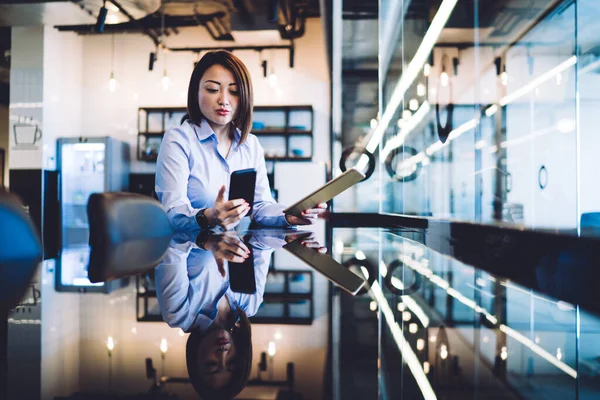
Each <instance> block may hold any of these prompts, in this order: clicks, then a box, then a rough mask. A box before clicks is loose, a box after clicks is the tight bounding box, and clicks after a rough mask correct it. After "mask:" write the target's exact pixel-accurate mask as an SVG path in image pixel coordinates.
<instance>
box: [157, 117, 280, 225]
mask: <svg viewBox="0 0 600 400" xmlns="http://www.w3.org/2000/svg"><path fill="white" fill-rule="evenodd" d="M240 138H241V133H240V131H239V130H237V129H236V132H235V137H234V139H233V144H232V145H231V150H230V151H229V154H228V155H227V157H225V156H224V155H223V154H221V153H220V151H219V147H218V144H219V142H218V139H217V135H216V134H215V133H214V131H213V130H212V129H211V127H210V125H209V124H208V123H207V122H206V120H203V121H202V124H201V125H200V126H198V125H196V124H194V123H193V122H191V121H190V120H187V121H185V122H184V123H183V124H182V125H180V126H178V127H174V128H171V129H169V130H168V131H167V132H166V133H165V135H164V137H163V141H162V144H161V146H160V150H159V153H158V160H157V162H156V186H155V190H156V194H157V195H158V199H159V201H160V202H161V203H162V205H163V207H165V209H166V211H167V215H168V216H169V220H170V221H171V224H172V225H173V227H174V228H175V229H176V230H187V229H197V228H198V224H197V223H196V218H195V216H196V214H197V213H198V211H199V210H200V209H202V208H209V207H212V206H213V204H214V201H215V199H216V197H217V194H218V192H219V189H220V188H221V186H222V185H225V187H226V192H225V198H228V196H229V177H230V176H231V173H232V172H234V171H237V170H240V169H246V168H254V169H256V172H257V175H256V190H255V192H254V206H253V209H252V219H253V220H254V221H255V222H256V223H258V224H260V225H264V226H279V227H283V226H289V224H288V223H287V221H286V219H285V215H284V213H283V210H284V208H285V206H282V205H280V204H277V203H276V202H275V200H274V199H273V197H272V196H271V190H270V188H269V180H268V179H267V169H266V166H265V157H264V151H263V149H262V147H261V145H260V143H259V141H258V139H257V137H256V136H254V135H252V134H249V135H248V137H247V138H246V141H245V142H244V143H243V144H242V145H240V146H238V144H239V142H240Z"/></svg>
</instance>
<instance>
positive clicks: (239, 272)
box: [228, 243, 256, 294]
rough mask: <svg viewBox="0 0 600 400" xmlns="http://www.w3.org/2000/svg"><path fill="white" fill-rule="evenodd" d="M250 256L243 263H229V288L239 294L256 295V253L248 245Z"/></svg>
mask: <svg viewBox="0 0 600 400" xmlns="http://www.w3.org/2000/svg"><path fill="white" fill-rule="evenodd" d="M246 246H247V247H248V250H250V254H249V255H248V258H246V259H245V260H244V262H242V263H234V262H231V261H229V263H228V264H229V286H230V287H231V290H232V291H234V292H237V293H248V294H254V293H256V278H255V276H254V253H253V251H252V246H250V245H249V244H248V243H246Z"/></svg>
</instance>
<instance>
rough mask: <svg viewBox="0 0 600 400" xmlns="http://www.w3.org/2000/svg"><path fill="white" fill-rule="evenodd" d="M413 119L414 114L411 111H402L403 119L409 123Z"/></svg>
mask: <svg viewBox="0 0 600 400" xmlns="http://www.w3.org/2000/svg"><path fill="white" fill-rule="evenodd" d="M410 117H412V112H411V111H410V110H404V111H402V119H403V120H405V121H408V120H409V119H410Z"/></svg>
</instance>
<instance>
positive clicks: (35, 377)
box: [0, 0, 600, 400]
mask: <svg viewBox="0 0 600 400" xmlns="http://www.w3.org/2000/svg"><path fill="white" fill-rule="evenodd" d="M598 18H600V2H598V1H597V0H469V1H467V0H379V1H370V0H364V1H363V0H302V1H293V0H162V1H160V0H115V1H113V0H107V1H103V0H72V1H66V0H65V1H61V0H38V1H36V0H26V1H16V0H0V187H5V188H6V190H7V191H8V192H10V193H12V194H14V195H16V196H18V198H19V199H20V201H21V202H22V204H23V207H24V210H25V212H26V213H27V214H28V216H29V218H30V219H31V221H32V222H33V226H34V228H35V233H36V235H37V236H38V237H39V239H40V241H41V243H42V244H43V256H41V258H43V260H41V261H40V262H39V267H38V268H37V269H36V272H35V274H34V275H33V278H32V280H31V282H30V283H29V284H28V285H27V288H26V291H25V296H24V297H23V299H22V300H20V301H19V302H18V303H17V304H16V305H14V304H12V305H11V306H10V307H7V308H6V309H4V310H2V309H1V308H0V399H3V398H7V399H11V400H12V399H37V398H41V399H54V398H81V399H87V398H126V397H125V396H130V397H127V398H153V397H152V396H159V395H160V396H165V397H169V396H171V397H173V398H183V399H186V398H195V397H196V395H195V392H194V391H193V389H192V388H191V386H190V385H189V384H188V383H186V382H177V380H176V379H175V380H174V381H171V382H167V383H164V384H163V383H160V384H157V383H156V380H157V379H158V380H159V381H160V378H161V377H187V369H186V364H185V344H186V340H187V336H188V334H187V333H184V332H183V331H182V330H181V329H172V328H170V327H169V326H168V325H167V324H165V322H163V320H162V317H161V314H160V311H159V305H158V300H157V289H156V287H155V284H156V282H155V278H154V273H153V272H152V271H151V270H150V271H146V272H144V273H139V274H129V275H128V276H126V277H119V278H118V279H112V280H106V281H101V282H92V281H90V277H89V276H88V264H89V262H90V246H89V236H90V224H89V221H88V217H87V212H86V207H87V204H88V199H89V197H90V195H91V194H92V193H102V192H115V191H117V192H131V193H136V194H140V195H144V196H149V197H152V196H153V192H154V171H155V167H156V158H157V154H158V149H159V147H160V143H161V140H162V136H163V134H164V132H165V131H166V130H167V129H169V128H170V127H172V126H177V125H179V124H180V121H181V119H182V117H183V116H184V115H185V113H186V109H185V108H186V96H187V86H188V82H189V77H190V75H191V72H192V70H193V68H194V65H195V63H196V62H197V61H198V60H199V59H200V57H202V55H203V54H204V53H206V52H207V51H210V50H211V49H220V48H224V49H228V50H231V51H233V52H234V54H235V55H236V56H238V57H239V58H240V59H241V60H242V61H243V62H244V63H245V64H246V66H247V67H248V69H249V71H250V74H251V78H252V82H253V85H254V95H255V99H254V100H255V107H254V118H253V123H252V133H254V134H255V135H256V136H257V137H258V138H259V140H260V142H261V144H262V146H263V148H264V150H265V161H266V164H267V169H268V176H269V180H270V183H271V189H272V192H273V195H274V197H275V198H276V199H277V200H278V201H279V202H281V203H283V204H291V203H293V202H295V201H296V200H298V199H299V198H301V197H302V196H304V195H305V194H307V193H309V192H311V191H312V190H314V189H315V188H317V187H319V186H321V185H323V184H324V183H325V182H326V181H328V180H329V179H331V178H333V177H336V176H338V175H340V174H341V173H342V171H345V170H346V169H347V168H350V167H356V168H359V169H361V170H363V171H364V172H366V173H367V179H366V180H365V181H363V182H361V183H359V184H357V185H356V186H354V187H353V188H351V189H350V190H348V191H347V192H345V193H343V194H342V195H340V196H338V197H336V198H335V199H334V201H333V202H332V203H331V204H330V207H331V210H332V211H333V212H334V216H333V217H332V219H331V220H330V221H328V222H321V223H319V224H317V225H316V226H315V227H314V228H313V230H314V233H315V236H316V238H317V240H318V241H320V242H321V243H322V245H324V246H326V247H327V250H328V251H327V254H328V255H329V257H330V258H332V259H333V260H334V261H335V262H336V263H339V264H342V265H344V266H345V267H347V268H348V269H350V270H352V271H353V272H355V273H356V274H357V275H359V276H361V277H362V278H364V279H365V280H366V281H367V285H366V286H365V288H364V289H363V290H361V291H360V292H359V293H358V294H357V295H356V296H352V295H351V294H349V293H346V292H345V291H343V290H341V289H340V288H339V287H338V285H336V284H335V283H332V282H330V281H329V280H328V279H327V277H326V276H325V275H323V274H322V273H321V272H322V271H321V272H320V270H319V268H318V267H317V266H315V265H311V264H310V263H307V262H304V261H302V260H300V259H298V258H296V257H294V256H293V255H292V254H289V252H287V251H286V250H285V249H282V248H279V249H275V250H274V252H273V255H272V257H271V259H270V261H269V263H268V267H269V268H268V271H269V272H268V275H267V278H266V285H265V296H264V301H263V303H262V305H261V307H260V309H259V311H258V312H257V314H256V315H255V316H253V317H252V318H251V321H252V323H253V331H252V332H253V344H252V346H253V352H254V361H253V370H252V372H251V380H252V382H253V384H251V385H249V386H248V387H247V388H246V389H245V391H244V392H242V394H241V395H240V397H239V398H244V399H259V398H260V399H285V398H293V399H301V398H303V399H307V400H312V399H335V400H338V399H350V398H361V399H400V398H406V399H418V398H423V399H436V398H440V399H442V398H443V399H466V398H473V399H476V398H477V399H479V398H481V399H513V398H514V399H597V398H599V397H600V378H599V377H598V375H599V374H600V344H599V343H600V340H599V339H600V319H598V316H597V313H598V312H599V311H600V306H599V303H600V301H598V300H597V296H595V295H594V293H597V287H598V282H599V281H600V272H597V271H596V269H597V267H598V266H599V265H600V263H598V261H600V260H599V259H600V242H598V239H597V236H598V232H599V231H600V189H595V188H596V186H597V185H598V182H600V165H599V164H597V163H596V161H598V159H597V158H596V157H598V154H599V151H600V136H599V135H598V132H596V128H597V126H596V123H598V124H599V125H600V114H599V112H598V106H600V27H599V26H598V25H596V24H597V21H598ZM596 117H598V118H599V119H598V120H596ZM307 177H308V178H307ZM0 224H2V221H0ZM2 237H3V236H2V235H0V238H2ZM9 239H10V237H9V236H6V237H4V239H3V240H6V241H5V242H3V243H0V246H8V245H7V243H9ZM0 253H1V252H0ZM0 264H1V257H0ZM336 265H337V264H336ZM315 268H316V270H315ZM0 272H1V271H0ZM2 278H3V277H2V276H0V279H2ZM5 279H6V278H5ZM0 287H1V286H0ZM3 313H4V314H3ZM147 359H150V360H151V362H150V364H149V363H148V361H147ZM153 370H154V372H152V371H153ZM157 385H158V387H157ZM2 386H4V387H2ZM111 396H112V397H111ZM135 396H139V397H135Z"/></svg>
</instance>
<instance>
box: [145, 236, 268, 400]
mask: <svg viewBox="0 0 600 400" xmlns="http://www.w3.org/2000/svg"><path fill="white" fill-rule="evenodd" d="M188 236H189V235H185V236H181V237H178V238H176V239H175V240H174V241H173V243H172V244H171V247H170V248H169V251H168V253H167V256H166V257H165V259H164V260H163V263H162V264H161V265H160V266H159V267H158V268H157V269H156V288H157V297H158V301H159V304H160V310H161V314H162V317H163V319H164V320H165V322H167V323H168V324H169V326H171V327H174V328H181V329H182V330H183V331H185V332H191V334H190V336H189V339H188V343H187V351H186V357H187V365H188V372H189V375H190V380H191V382H192V384H193V385H194V388H195V389H196V391H197V392H198V393H199V394H201V395H202V396H203V398H233V397H234V396H235V395H236V394H237V393H239V391H241V390H242V389H243V387H244V386H245V383H246V381H247V380H248V376H249V374H250V370H251V361H252V344H251V340H250V322H249V321H248V317H250V316H252V315H254V314H256V312H257V311H258V308H259V306H260V304H261V303H262V298H263V292H264V286H265V282H266V275H267V272H268V268H269V260H270V256H271V253H272V252H273V250H272V249H271V248H268V247H265V246H262V245H260V243H258V242H255V241H253V240H252V239H250V242H251V243H252V244H253V245H252V250H253V255H254V263H255V264H254V271H255V277H256V293H254V294H245V293H235V292H233V291H232V290H231V288H230V287H229V279H228V276H227V273H226V271H225V268H223V263H222V261H223V260H227V261H238V262H239V261H243V259H244V258H246V255H247V253H248V251H249V250H248V248H247V247H246V246H245V244H244V243H243V242H242V241H241V239H239V238H238V237H237V236H236V235H235V234H233V233H231V234H226V235H211V236H210V237H209V238H208V239H207V240H206V241H205V242H204V243H200V246H202V248H201V247H198V245H197V244H196V243H195V242H191V241H186V240H187V239H188ZM182 239H183V240H182ZM192 239H194V238H192ZM204 248H210V249H211V250H212V251H207V250H204ZM232 250H233V251H232ZM235 252H237V253H239V254H238V255H235V254H234V253H235Z"/></svg>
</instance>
